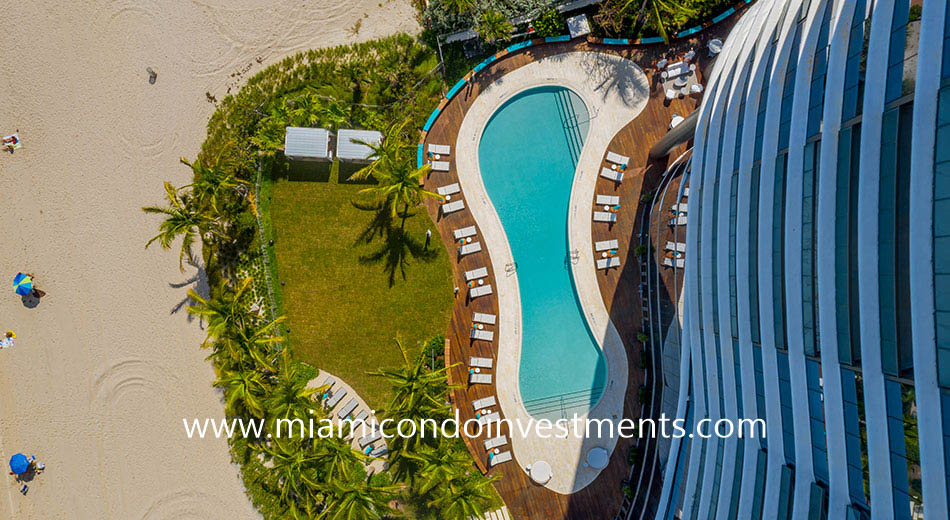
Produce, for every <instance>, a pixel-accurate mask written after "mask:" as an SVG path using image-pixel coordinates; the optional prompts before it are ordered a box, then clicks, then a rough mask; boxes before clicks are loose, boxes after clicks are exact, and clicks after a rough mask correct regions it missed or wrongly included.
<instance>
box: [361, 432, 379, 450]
mask: <svg viewBox="0 0 950 520" xmlns="http://www.w3.org/2000/svg"><path fill="white" fill-rule="evenodd" d="M382 438H383V432H381V431H379V430H374V431H373V432H372V433H370V434H369V435H367V436H365V437H363V438H361V439H360V440H359V441H357V443H358V444H359V445H360V448H361V449H365V448H366V447H367V446H369V445H370V444H372V443H374V442H376V441H378V440H379V439H382Z"/></svg>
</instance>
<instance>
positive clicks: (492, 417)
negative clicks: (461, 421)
mask: <svg viewBox="0 0 950 520" xmlns="http://www.w3.org/2000/svg"><path fill="white" fill-rule="evenodd" d="M500 420H501V414H499V413H498V412H492V413H489V414H485V415H483V416H481V417H479V418H478V422H479V424H481V425H482V426H485V425H487V424H492V423H496V422H498V421H500Z"/></svg>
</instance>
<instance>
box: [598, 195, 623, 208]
mask: <svg viewBox="0 0 950 520" xmlns="http://www.w3.org/2000/svg"><path fill="white" fill-rule="evenodd" d="M617 204H620V197H618V196H616V195H597V205H598V206H616V205H617Z"/></svg>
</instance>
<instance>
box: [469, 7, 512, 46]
mask: <svg viewBox="0 0 950 520" xmlns="http://www.w3.org/2000/svg"><path fill="white" fill-rule="evenodd" d="M513 30H514V27H513V26H512V25H511V23H509V22H508V19H507V18H505V15H503V14H502V13H501V12H499V11H495V10H488V11H485V12H483V13H482V16H481V18H480V19H479V21H478V25H476V26H475V32H477V33H478V35H479V36H480V37H481V38H482V39H483V40H485V41H486V42H488V43H495V42H497V41H498V40H501V39H504V38H507V37H508V35H509V34H511V31H513Z"/></svg>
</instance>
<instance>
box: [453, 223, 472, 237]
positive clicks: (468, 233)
mask: <svg viewBox="0 0 950 520" xmlns="http://www.w3.org/2000/svg"><path fill="white" fill-rule="evenodd" d="M476 233H477V231H475V226H468V227H463V228H461V229H456V230H455V231H453V232H452V234H453V235H455V240H462V239H463V238H468V237H473V236H475V234H476Z"/></svg>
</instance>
